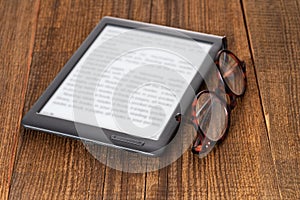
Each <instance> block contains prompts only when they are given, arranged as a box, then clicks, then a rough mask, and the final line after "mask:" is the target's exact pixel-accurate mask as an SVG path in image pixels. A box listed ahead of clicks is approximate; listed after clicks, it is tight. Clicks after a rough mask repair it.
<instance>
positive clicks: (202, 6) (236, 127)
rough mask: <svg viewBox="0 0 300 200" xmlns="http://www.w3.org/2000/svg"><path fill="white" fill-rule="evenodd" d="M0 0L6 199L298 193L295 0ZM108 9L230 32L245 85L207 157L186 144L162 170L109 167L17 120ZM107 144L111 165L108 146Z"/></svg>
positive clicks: (2, 185) (1, 165) (0, 179)
mask: <svg viewBox="0 0 300 200" xmlns="http://www.w3.org/2000/svg"><path fill="white" fill-rule="evenodd" d="M0 5H1V7H0V11H1V12H0V13H3V14H4V15H3V17H2V18H0V25H1V29H0V35H1V38H0V47H1V48H0V51H1V54H0V58H1V59H0V62H1V68H0V72H1V73H0V74H1V75H0V80H1V82H2V83H3V87H1V88H0V94H1V98H0V100H1V107H0V109H1V110H0V111H1V113H2V118H1V120H0V125H1V128H2V133H3V134H1V135H0V158H1V161H0V199H299V198H300V193H299V191H300V188H299V187H300V179H299V176H298V174H299V168H300V166H299V165H300V164H299V157H300V156H299V152H300V151H299V150H300V149H299V145H298V144H299V140H300V139H299V137H300V135H299V127H300V124H299V110H300V109H299V99H300V98H299V94H300V91H299V85H298V84H299V80H300V77H299V75H300V73H299V71H300V68H299V64H298V61H299V60H300V59H299V55H300V50H299V39H300V38H299V31H300V27H299V23H298V22H299V18H300V17H299V12H298V11H299V2H298V1H295V0H291V1H288V2H285V3H283V2H280V1H278V2H277V1H276V2H275V1H271V0H268V1H262V0H256V1H255V2H253V1H238V0H232V1H226V0H215V1H209V0H203V1H192V0H190V1H171V0H152V1H146V0H145V1H139V0H124V1H117V0H113V1H110V0H103V1H81V0H65V1H60V0H49V1H41V2H39V1H17V0H13V1H3V2H1V3H0ZM257 5H260V6H257ZM106 15H109V16H116V17H121V18H128V19H134V20H139V21H144V22H151V23H156V24H162V25H167V26H172V27H178V28H183V29H188V30H193V31H200V32H205V33H212V34H216V35H226V36H227V38H228V43H229V49H231V50H232V51H233V52H235V53H236V54H237V55H238V56H239V57H240V58H241V59H243V60H245V61H246V63H247V75H248V83H249V84H248V89H247V92H246V94H245V96H244V97H243V98H241V99H239V100H238V106H237V108H236V109H235V110H234V111H233V113H232V116H231V120H232V124H231V127H230V130H229V135H228V137H227V139H226V140H225V141H224V143H223V144H222V145H220V146H218V147H216V148H215V150H214V151H213V152H211V153H210V154H209V155H208V156H207V157H206V158H204V159H199V158H197V157H196V156H194V155H192V153H191V152H190V151H186V152H185V153H184V154H183V156H181V157H180V158H179V159H178V160H177V161H175V162H173V163H172V164H171V165H169V166H167V167H164V168H162V169H160V170H157V171H154V172H147V173H128V172H122V171H118V170H115V169H112V168H110V167H107V166H105V165H104V164H102V163H101V162H99V161H98V160H97V159H96V158H94V157H93V156H92V155H91V154H90V153H89V152H88V150H86V148H85V146H84V145H83V144H82V143H81V142H80V141H75V140H72V139H68V138H62V137H58V136H55V135H50V134H45V133H41V132H37V131H29V130H24V129H23V128H20V119H21V117H22V114H24V113H25V112H27V111H28V110H29V109H30V107H31V106H32V105H33V104H34V102H35V101H36V100H37V99H38V97H39V96H40V95H41V94H42V92H43V91H44V90H45V89H46V87H47V86H48V85H49V83H50V82H51V81H52V80H53V79H54V77H55V76H56V75H57V73H58V72H59V71H60V69H61V68H62V67H63V65H64V64H65V63H66V62H67V60H68V59H69V58H70V57H71V55H72V54H73V53H74V52H75V50H76V49H77V48H78V47H79V46H80V44H81V43H82V41H83V40H84V39H85V38H86V36H87V35H88V34H89V33H90V31H91V30H92V29H93V28H94V27H95V26H96V24H97V23H98V21H99V20H100V19H101V18H102V17H103V16H106ZM275 41H276V42H275ZM29 72H30V73H29ZM25 95H26V96H25ZM24 101H25V102H24ZM23 107H24V110H23V112H22V109H23ZM187 133H188V129H187ZM104 151H105V153H107V156H108V157H107V162H109V158H110V157H109V156H110V151H111V150H108V149H107V150H106V149H104ZM137 156H138V155H137ZM141 162H142V160H141ZM122 164H123V165H124V166H123V167H124V168H128V167H130V166H131V165H132V163H131V161H130V160H128V162H127V163H126V162H125V163H122Z"/></svg>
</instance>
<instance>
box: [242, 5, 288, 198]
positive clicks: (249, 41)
mask: <svg viewBox="0 0 300 200" xmlns="http://www.w3.org/2000/svg"><path fill="white" fill-rule="evenodd" d="M240 2H241V3H240V4H241V9H242V14H243V20H244V25H245V29H246V35H247V40H248V46H249V51H250V56H251V61H252V64H253V69H254V75H255V82H256V85H257V89H258V95H259V101H260V104H261V110H262V114H263V119H264V125H265V129H266V132H267V139H268V146H269V149H270V151H271V157H272V161H273V165H274V169H275V176H276V185H277V189H278V192H279V195H280V199H282V194H281V189H280V186H279V178H278V170H277V167H276V163H275V158H274V155H273V150H272V145H271V140H270V128H269V119H267V118H268V117H267V116H266V115H265V112H264V110H265V109H264V104H263V101H262V95H261V92H260V87H259V81H258V77H257V71H256V67H255V61H254V57H253V48H252V45H251V39H250V33H249V30H248V24H247V17H246V13H245V7H244V4H243V0H240Z"/></svg>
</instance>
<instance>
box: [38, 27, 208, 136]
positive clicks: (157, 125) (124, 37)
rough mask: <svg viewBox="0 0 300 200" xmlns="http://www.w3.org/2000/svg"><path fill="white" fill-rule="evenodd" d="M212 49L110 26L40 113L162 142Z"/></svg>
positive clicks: (142, 31)
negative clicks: (168, 126)
mask: <svg viewBox="0 0 300 200" xmlns="http://www.w3.org/2000/svg"><path fill="white" fill-rule="evenodd" d="M210 48H211V44H209V43H204V42H199V41H194V40H190V39H185V38H180V37H175V36H170V35H165V34H158V33H154V32H151V31H147V30H139V29H129V28H124V27H118V26H112V25H107V26H106V27H105V28H104V29H103V31H102V32H101V34H100V35H99V36H98V37H97V38H96V39H95V41H94V42H93V43H92V45H91V46H90V47H89V48H88V50H87V51H86V52H85V54H84V55H83V56H82V58H81V59H80V60H79V62H78V63H77V64H76V65H75V67H74V68H73V69H72V71H71V72H70V73H69V75H68V76H67V77H66V79H65V80H64V81H63V83H62V84H61V85H60V86H59V88H58V89H57V90H56V91H55V93H54V94H53V95H52V97H51V98H50V99H49V100H48V102H47V103H46V104H45V105H44V107H43V108H42V109H41V110H40V112H39V114H41V115H46V116H50V117H54V118H59V119H65V120H69V121H73V122H75V123H76V122H78V123H82V124H87V125H92V126H96V127H101V128H105V129H109V130H114V131H118V132H124V133H126V134H129V135H133V136H137V137H142V138H147V139H152V140H158V139H159V137H160V135H161V134H162V132H163V131H164V128H165V126H166V124H167V122H168V120H169V119H170V117H172V116H171V115H172V114H173V112H174V109H175V108H176V106H177V105H178V103H179V102H180V99H181V98H182V96H183V94H184V92H185V91H186V89H187V88H188V87H189V84H190V83H191V81H192V79H193V77H194V76H195V73H197V71H198V70H199V68H201V66H202V64H203V61H204V59H205V57H206V56H207V55H208V52H209V50H210ZM187 57H188V58H187Z"/></svg>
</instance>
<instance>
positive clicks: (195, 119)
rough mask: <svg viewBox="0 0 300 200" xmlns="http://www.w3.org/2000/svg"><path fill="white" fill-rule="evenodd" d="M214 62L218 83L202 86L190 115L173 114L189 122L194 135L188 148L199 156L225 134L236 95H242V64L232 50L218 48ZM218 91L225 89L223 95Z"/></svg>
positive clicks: (244, 88)
mask: <svg viewBox="0 0 300 200" xmlns="http://www.w3.org/2000/svg"><path fill="white" fill-rule="evenodd" d="M215 64H216V66H217V69H218V79H219V80H218V83H219V86H218V87H217V88H216V89H215V91H209V90H203V91H201V92H199V93H198V94H197V95H196V97H195V99H194V101H193V103H192V108H191V109H192V110H191V116H190V117H188V116H184V115H182V114H180V113H178V114H177V115H176V117H175V118H176V120H177V121H178V122H182V121H185V122H187V123H190V124H192V125H193V127H194V130H195V131H196V135H197V136H196V138H195V140H194V142H193V146H192V152H193V153H194V154H197V155H199V157H204V156H206V155H207V154H208V153H209V152H210V151H211V150H212V149H213V147H214V146H215V145H216V144H217V143H218V142H220V141H222V140H223V139H224V138H225V137H226V135H227V133H228V129H229V125H230V113H231V111H232V110H233V109H234V107H235V106H236V98H237V97H241V96H243V95H244V93H245V91H246V87H247V78H246V64H245V62H244V61H241V60H240V59H239V58H238V57H237V56H236V55H234V54H233V53H232V52H230V51H229V50H221V51H219V52H218V54H217V56H216V59H215ZM224 86H225V87H224ZM222 88H223V89H222ZM221 93H223V94H224V93H225V97H226V98H224V96H223V95H220V94H221Z"/></svg>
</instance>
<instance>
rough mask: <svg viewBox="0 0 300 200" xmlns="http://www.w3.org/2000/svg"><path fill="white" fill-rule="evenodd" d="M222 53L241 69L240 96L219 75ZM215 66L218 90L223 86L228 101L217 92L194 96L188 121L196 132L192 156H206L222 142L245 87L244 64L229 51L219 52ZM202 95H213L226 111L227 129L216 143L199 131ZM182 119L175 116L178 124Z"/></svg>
mask: <svg viewBox="0 0 300 200" xmlns="http://www.w3.org/2000/svg"><path fill="white" fill-rule="evenodd" d="M224 52H225V53H227V54H230V55H231V56H232V58H233V59H235V61H236V62H237V63H238V67H240V68H241V69H242V72H243V78H244V88H243V91H242V93H241V94H235V93H234V92H233V91H232V90H231V89H230V88H229V86H228V85H227V84H226V81H225V80H224V77H223V75H222V73H221V70H220V65H219V58H220V55H221V54H222V53H224ZM215 64H216V66H217V68H218V71H219V73H218V74H219V75H220V82H219V85H220V87H219V88H221V86H222V87H223V86H225V92H226V94H227V95H228V97H229V99H228V101H226V100H225V99H223V98H222V97H220V95H218V92H213V91H209V90H204V91H201V92H199V93H198V94H197V95H196V97H195V99H194V101H193V103H192V110H191V118H190V119H189V120H188V122H190V123H191V124H192V125H193V126H194V128H195V130H196V132H197V137H196V139H195V140H194V143H193V146H192V152H193V153H194V154H198V155H199V156H202V155H203V156H205V155H207V154H208V153H209V152H210V151H211V150H212V149H213V147H214V146H215V145H216V144H217V143H220V142H222V141H223V140H224V139H225V138H226V136H227V134H228V130H229V127H230V114H231V111H232V110H233V109H234V108H235V106H236V104H237V103H236V98H237V97H241V96H243V95H244V94H245V91H246V87H247V76H246V64H245V62H244V61H241V60H240V59H239V58H238V57H237V56H235V55H234V54H233V53H232V52H231V51H229V50H226V49H223V50H221V51H219V52H218V54H217V56H216V58H215ZM219 88H217V89H216V91H218V90H220V89H219ZM204 93H211V94H213V95H215V96H216V97H217V98H219V100H220V102H221V104H223V105H224V107H225V108H226V111H227V115H226V118H227V127H226V129H225V131H224V133H223V136H222V137H221V138H220V139H219V140H217V141H213V140H211V139H209V138H208V137H206V136H205V133H203V131H202V130H201V128H200V126H199V123H198V120H197V116H196V113H197V110H196V106H197V101H198V99H199V97H200V96H201V95H202V94H204ZM182 117H184V116H183V115H181V114H177V115H176V116H175V118H176V120H177V121H179V122H181V120H182Z"/></svg>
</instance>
